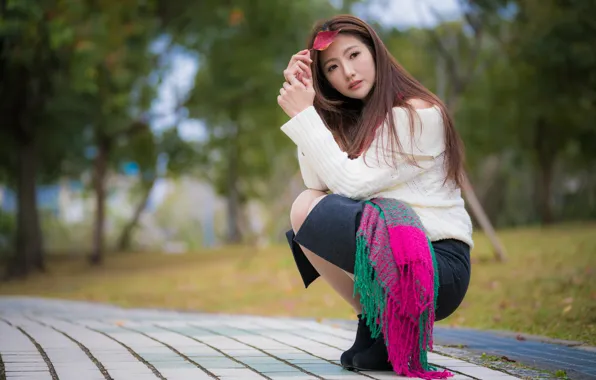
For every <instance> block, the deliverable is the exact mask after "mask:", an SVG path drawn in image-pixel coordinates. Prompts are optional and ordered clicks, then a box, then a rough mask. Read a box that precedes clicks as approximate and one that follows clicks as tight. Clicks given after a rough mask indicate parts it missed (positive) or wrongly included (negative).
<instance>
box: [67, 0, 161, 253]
mask: <svg viewBox="0 0 596 380" xmlns="http://www.w3.org/2000/svg"><path fill="white" fill-rule="evenodd" d="M82 7H83V8H82V12H81V13H82V17H81V19H80V20H78V23H77V24H75V25H76V39H77V41H76V44H75V50H76V52H77V55H76V56H75V59H74V60H73V67H72V75H73V78H74V80H76V81H75V82H74V84H73V87H74V91H75V93H76V94H77V96H79V97H80V101H81V102H84V103H85V104H86V106H87V110H88V122H87V125H88V126H89V130H90V135H91V145H92V148H93V150H92V157H93V188H94V192H95V197H96V211H95V221H94V227H93V245H92V252H91V255H90V257H89V260H90V263H92V264H99V263H101V262H102V259H103V252H104V228H105V199H106V187H105V186H106V185H105V181H106V176H107V174H108V171H109V168H110V167H111V165H117V164H118V162H117V160H118V156H117V155H113V153H114V151H115V149H116V148H117V146H118V145H127V144H129V143H130V144H131V146H135V145H136V144H141V145H142V146H143V148H144V149H140V150H139V149H136V153H137V155H136V157H135V158H136V159H137V160H139V161H144V160H145V161H153V162H155V160H154V158H153V156H154V154H155V152H154V150H153V149H150V148H151V147H152V145H151V144H147V143H146V142H147V141H150V140H151V136H150V135H151V132H150V130H149V124H148V122H149V118H150V116H149V115H148V113H147V109H148V108H149V106H150V102H151V101H152V100H153V98H154V93H155V86H156V85H157V84H158V82H159V81H156V80H155V79H153V78H152V77H151V74H154V75H155V72H154V71H155V70H158V69H159V65H158V63H159V55H158V54H156V53H155V52H153V51H152V50H151V44H152V43H153V42H154V41H155V40H156V39H157V38H158V36H159V34H160V33H161V31H160V30H159V25H160V23H159V19H158V18H157V15H156V8H155V4H154V2H152V1H149V2H148V1H141V0H126V1H105V2H93V3H88V4H85V5H82ZM143 144H144V145H143ZM147 148H149V149H147Z"/></svg>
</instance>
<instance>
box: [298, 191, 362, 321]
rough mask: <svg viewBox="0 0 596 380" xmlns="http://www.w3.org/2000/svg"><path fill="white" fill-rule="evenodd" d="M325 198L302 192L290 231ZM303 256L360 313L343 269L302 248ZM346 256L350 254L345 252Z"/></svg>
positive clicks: (352, 282)
mask: <svg viewBox="0 0 596 380" xmlns="http://www.w3.org/2000/svg"><path fill="white" fill-rule="evenodd" d="M325 196H326V194H325V193H323V192H322V191H316V190H306V191H304V192H302V193H301V194H300V195H299V196H298V198H296V200H295V201H294V204H292V210H291V211H290V221H291V223H292V229H293V230H294V233H297V232H298V230H299V229H300V227H301V226H302V223H304V221H305V220H306V217H307V216H308V214H309V213H310V212H311V211H312V210H313V209H314V208H315V206H316V205H317V204H318V203H319V202H320V201H321V200H322V199H323V198H324V197H325ZM301 248H302V250H303V251H304V254H305V255H306V257H307V258H308V260H309V261H310V263H311V264H312V266H313V267H315V269H316V270H317V272H319V274H320V275H321V277H323V278H324V279H325V281H327V283H329V285H330V286H331V287H332V288H333V289H334V290H335V291H336V292H337V293H338V294H339V295H340V296H341V297H342V298H343V299H344V300H346V302H348V303H349V304H350V305H351V306H352V308H353V309H354V311H355V312H356V314H360V313H361V312H362V307H361V306H360V297H358V296H356V297H354V296H353V294H354V280H353V279H352V278H351V277H350V276H349V275H348V273H347V272H345V271H344V270H343V269H341V268H339V267H338V266H336V265H333V264H332V263H330V262H329V261H327V260H325V259H323V258H321V257H320V256H317V255H316V254H314V253H313V252H311V251H309V250H308V249H306V248H304V247H302V246H301ZM346 254H348V255H349V254H352V253H351V252H346Z"/></svg>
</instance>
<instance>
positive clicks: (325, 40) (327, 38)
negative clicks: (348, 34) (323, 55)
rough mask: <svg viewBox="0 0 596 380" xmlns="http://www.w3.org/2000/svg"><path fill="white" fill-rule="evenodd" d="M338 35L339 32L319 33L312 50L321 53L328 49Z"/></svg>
mask: <svg viewBox="0 0 596 380" xmlns="http://www.w3.org/2000/svg"><path fill="white" fill-rule="evenodd" d="M338 34H339V30H328V31H325V32H319V33H318V34H317V37H316V38H315V41H314V42H313V45H312V48H313V49H315V50H319V51H322V50H325V49H327V48H328V47H329V45H331V43H332V42H333V40H334V39H335V37H336V36H337V35H338Z"/></svg>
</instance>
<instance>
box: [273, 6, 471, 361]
mask: <svg viewBox="0 0 596 380" xmlns="http://www.w3.org/2000/svg"><path fill="white" fill-rule="evenodd" d="M321 40H323V41H322V46H315V48H313V44H315V42H316V44H315V45H321ZM308 46H309V48H308V49H306V50H303V51H300V52H298V53H297V54H295V55H294V56H293V57H292V58H291V60H290V62H289V65H288V68H287V69H286V70H285V71H284V77H285V79H286V82H285V83H284V84H283V87H282V88H281V89H280V94H279V96H278V98H277V100H278V104H279V106H280V107H281V108H282V109H283V110H284V111H285V112H286V113H287V115H288V116H289V117H290V118H291V119H290V120H289V121H288V122H287V123H286V124H284V125H283V126H282V127H281V130H282V131H283V132H284V133H285V134H286V135H287V136H288V137H289V138H290V139H292V141H293V142H294V143H295V144H296V145H297V147H298V160H299V165H300V170H301V173H302V177H303V180H304V183H305V185H306V187H307V188H308V189H307V190H305V191H304V192H303V193H302V194H300V195H299V196H298V198H297V199H296V200H295V201H294V203H293V205H292V208H291V213H290V220H291V226H292V230H290V231H288V234H287V237H288V242H289V244H290V246H291V250H292V253H293V255H294V258H295V261H296V264H297V267H298V270H299V272H300V274H301V276H302V279H303V280H304V284H305V287H308V286H309V285H310V283H312V282H313V281H314V280H315V279H316V278H318V277H319V276H322V277H323V278H324V279H325V280H326V281H327V282H328V283H329V285H330V286H331V287H332V288H333V289H334V290H335V291H337V293H339V295H340V296H341V297H342V298H343V299H345V300H346V301H347V302H348V303H349V304H350V305H351V306H352V308H353V309H354V312H355V313H356V315H357V316H358V330H357V333H356V338H355V341H354V344H353V346H352V347H351V348H350V349H349V350H348V351H346V352H344V353H343V355H342V356H341V363H342V365H343V366H344V367H345V368H347V369H357V370H390V369H391V368H392V367H391V363H390V362H389V360H388V359H389V358H388V351H387V344H386V341H385V340H384V339H383V337H382V336H379V337H377V338H376V339H375V338H373V337H372V335H373V334H372V333H371V329H370V324H368V325H367V323H366V322H365V319H364V317H363V314H362V313H363V309H362V304H361V300H360V297H359V295H358V294H356V293H357V292H355V283H354V268H355V261H356V250H357V240H356V232H357V230H358V228H359V226H360V223H361V218H362V214H363V208H364V205H365V203H366V201H367V200H372V199H395V200H399V201H401V202H404V203H406V204H407V205H409V207H411V208H412V210H414V212H415V213H416V214H417V216H418V218H419V220H420V222H421V223H422V225H423V228H424V231H425V233H426V236H427V237H428V240H429V241H430V244H431V245H432V250H434V255H435V265H436V268H437V270H436V271H437V272H438V283H439V284H438V292H436V293H437V294H436V310H435V320H441V319H444V318H447V317H448V316H449V315H451V314H452V313H453V312H454V311H455V310H456V309H457V307H458V306H459V305H460V303H461V302H462V300H463V298H464V296H465V294H466V291H467V288H468V284H469V280H470V274H471V268H470V249H471V248H472V246H473V241H472V223H471V220H470V217H469V215H468V213H467V212H466V209H465V208H464V201H463V199H462V196H461V190H460V184H461V178H462V172H463V169H462V167H463V161H464V155H463V145H462V142H461V141H460V139H459V136H458V134H457V132H456V130H455V128H454V126H453V122H452V120H451V118H450V116H449V114H448V112H447V110H446V108H445V106H444V104H443V103H442V102H441V100H440V99H438V98H437V97H436V96H435V95H434V94H432V93H431V92H430V91H429V90H427V89H426V88H425V87H424V86H422V85H421V84H420V83H419V82H418V81H417V80H415V79H414V78H413V77H412V76H411V75H409V74H408V73H407V72H406V70H405V69H404V68H402V67H401V66H400V65H399V64H398V63H397V62H396V60H395V59H394V58H393V57H392V56H391V54H390V53H389V52H388V51H387V49H386V47H385V46H384V44H383V42H382V41H381V40H380V39H379V37H378V35H377V34H376V33H375V31H374V30H373V29H372V28H371V27H370V26H369V25H368V24H366V23H365V22H364V21H362V20H360V19H358V18H356V17H353V16H349V15H341V16H336V17H334V18H332V19H330V20H328V21H327V22H325V23H324V24H322V25H321V24H319V25H317V26H316V27H315V28H314V30H313V32H312V34H311V36H310V40H309V44H308ZM431 335H432V334H431Z"/></svg>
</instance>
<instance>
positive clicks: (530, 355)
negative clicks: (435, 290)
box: [434, 327, 596, 380]
mask: <svg viewBox="0 0 596 380" xmlns="http://www.w3.org/2000/svg"><path fill="white" fill-rule="evenodd" d="M434 337H435V342H436V343H437V344H440V345H450V346H457V345H461V346H463V347H465V349H466V350H467V351H472V352H476V353H487V354H490V355H493V356H497V357H502V356H506V357H507V358H509V359H510V360H515V361H517V362H519V363H523V364H525V365H528V366H531V367H534V368H544V369H548V370H550V371H553V372H556V371H561V370H562V371H565V373H566V374H567V376H568V377H569V378H571V379H574V380H576V379H577V380H588V379H596V350H595V349H594V348H592V347H585V346H583V345H581V343H580V342H571V341H556V340H552V341H556V342H557V343H549V342H548V341H542V340H541V339H542V338H540V337H532V336H530V335H528V336H526V335H523V334H520V335H517V336H516V335H515V334H505V333H499V332H492V331H479V330H472V329H463V328H458V329H451V328H440V327H438V328H436V329H435V335H434Z"/></svg>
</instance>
